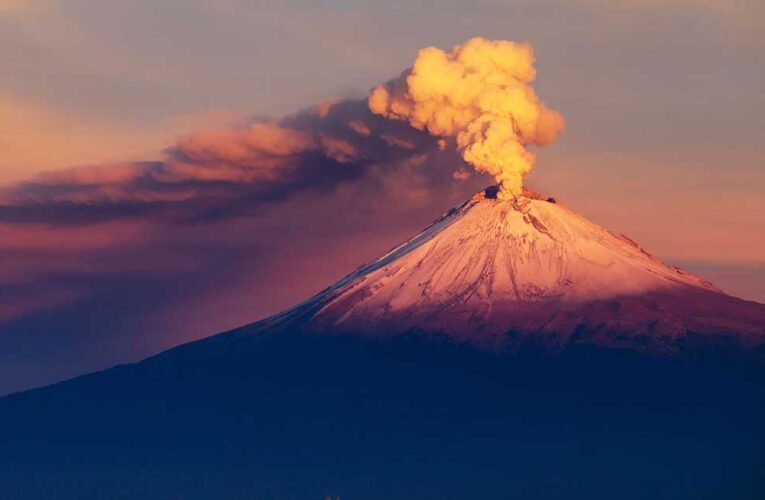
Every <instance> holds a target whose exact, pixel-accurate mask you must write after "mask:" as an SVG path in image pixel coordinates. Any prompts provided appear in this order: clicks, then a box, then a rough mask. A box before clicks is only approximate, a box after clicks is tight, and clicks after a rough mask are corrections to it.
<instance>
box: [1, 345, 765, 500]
mask: <svg viewBox="0 0 765 500" xmlns="http://www.w3.org/2000/svg"><path fill="white" fill-rule="evenodd" d="M764 374H765V372H764V371H763V369H762V367H761V365H760V366H758V365H757V364H752V363H749V362H746V361H742V360H738V361H736V362H727V361H711V360H710V361H708V362H705V363H702V362H698V361H697V362H689V361H687V360H686V361H682V360H677V359H673V360H667V359H657V358H652V357H647V356H643V355H638V354H635V353H632V352H630V351H614V350H608V351H605V350H593V349H590V348H586V347H585V348H581V349H578V350H576V349H572V350H569V351H567V352H566V353H563V354H560V355H556V356H547V355H543V356H537V355H534V354H531V353H526V354H524V355H497V354H491V353H487V352H485V351H480V350H476V349H473V348H471V347H468V346H462V347H459V346H456V345H454V343H453V342H451V341H450V340H448V339H447V338H444V337H441V338H440V339H438V338H435V337H431V338H430V339H428V340H425V339H423V338H422V337H421V336H419V335H416V334H414V335H402V336H399V337H396V338H393V339H388V340H386V341H376V340H372V339H368V338H364V337H354V336H350V335H330V336H327V335H317V334H311V335H306V334H298V333H293V332H288V331H282V332H279V333H268V332H266V333H262V334H257V335H244V336H240V335H230V334H228V335H220V336H216V337H213V338H210V339H207V340H203V341H200V342H196V343H192V344H188V345H185V346H182V347H180V348H176V349H173V350H171V351H168V352H166V353H163V354H161V355H159V356H156V357H154V358H150V359H148V360H146V361H144V362H142V363H139V364H135V365H129V366H120V367H117V368H114V369H111V370H107V371H105V372H101V373H97V374H94V375H90V376H85V377H81V378H78V379H74V380H72V381H69V382H64V383H61V384H57V385H54V386H51V387H48V388H45V389H40V390H34V391H29V392H26V393H20V394H17V395H13V396H10V397H6V398H3V399H0V496H3V497H6V498H14V499H27V498H34V499H38V498H57V499H62V498H64V499H65V498H77V499H83V498H94V499H95V498H106V497H108V498H200V499H202V498H222V499H225V498H232V499H233V498H275V499H276V498H295V499H299V498H322V497H323V496H324V495H326V494H332V495H339V496H340V497H341V498H365V499H377V498H380V499H382V498H412V499H420V498H454V499H458V498H504V497H519V498H524V499H536V498H550V497H553V498H590V499H600V498H602V499H606V498H623V499H632V498H634V499H638V498H667V499H669V498H709V499H713V498H731V499H755V498H761V496H759V495H761V494H762V492H763V491H765V490H763V487H765V484H763V482H762V481H763V477H762V475H761V471H762V470H763V468H765V457H763V455H762V449H763V446H764V445H765V435H764V434H763V429H762V426H761V422H762V421H763V420H764V419H765V400H764V398H763V395H762V391H761V384H762V381H763V380H765V378H764V377H763V375H764Z"/></svg>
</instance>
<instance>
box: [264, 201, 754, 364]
mask: <svg viewBox="0 0 765 500" xmlns="http://www.w3.org/2000/svg"><path fill="white" fill-rule="evenodd" d="M494 193H495V190H494V189H492V188H489V189H487V190H486V191H484V192H480V193H478V194H476V195H475V196H473V197H472V198H471V199H470V200H468V201H467V202H466V203H464V204H463V205H461V206H459V207H456V208H453V209H452V210H450V211H449V212H447V213H446V214H445V215H444V216H442V217H441V218H439V219H438V220H436V221H435V222H434V223H433V224H432V225H431V226H429V227H428V228H426V229H425V230H424V231H422V232H421V233H420V234H418V235H417V236H415V237H414V238H412V239H410V240H409V241H407V242H405V243H404V244H402V245H400V246H398V247H396V248H394V249H393V250H391V251H390V252H388V253H387V254H386V255H384V256H382V257H380V258H379V259H377V260H375V261H373V262H371V263H369V264H368V265H365V266H362V267H361V268H359V269H357V270H356V271H355V272H353V273H351V274H350V275H348V276H347V277H345V278H343V279H342V280H340V281H339V282H338V283H336V284H335V285H333V286H331V287H329V288H327V289H326V290H324V291H322V292H321V293H319V294H318V295H316V296H315V297H313V298H312V299H310V300H308V301H306V302H304V303H302V304H300V305H298V306H296V307H295V308H293V309H291V310H288V311H286V312H285V313H282V314H280V315H277V316H275V317H273V318H269V319H267V320H265V321H263V322H260V323H257V324H256V325H255V326H254V328H255V329H256V330H260V329H261V328H263V327H269V326H274V325H276V324H289V325H291V326H292V327H295V326H296V325H299V326H300V327H301V328H304V329H309V330H320V331H339V332H343V331H346V332H360V333H365V334H370V335H390V334H396V333H403V332H408V331H420V332H426V333H437V334H446V335H448V336H450V337H452V338H454V339H457V340H458V341H468V342H471V343H475V344H481V345H488V346H494V347H506V346H507V345H508V344H510V345H512V344H519V343H520V344H523V343H537V344H546V345H551V346H555V347H560V346H563V345H566V344H570V343H590V344H596V345H607V346H617V347H630V348H636V349H640V350H651V351H662V352H668V351H677V350H678V349H680V348H682V346H681V344H682V343H687V342H691V343H698V342H699V341H700V342H702V343H705V342H713V343H716V342H720V341H722V342H725V343H728V344H730V343H733V344H740V345H743V346H746V347H751V346H756V345H759V344H762V343H763V342H765V306H763V305H761V304H756V303H752V302H746V301H742V300H740V299H736V298H734V297H730V296H728V295H725V294H724V293H722V292H721V291H720V290H719V289H717V288H716V287H715V286H714V285H712V284H711V283H709V282H707V281H705V280H703V279H702V278H699V277H697V276H695V275H693V274H691V273H688V272H686V271H683V270H681V269H678V268H676V267H671V266H667V265H666V264H664V263H662V262H661V261H659V260H658V259H657V258H656V257H654V256H652V255H650V254H649V253H647V252H646V251H645V250H643V249H642V248H640V246H638V245H637V244H636V243H635V242H634V241H632V240H631V239H629V238H627V237H626V236H623V235H621V236H620V235H616V234H614V233H612V232H610V231H608V230H606V229H604V228H602V227H600V226H598V225H596V224H594V223H592V222H590V221H588V220H587V219H585V218H584V217H582V216H581V215H578V214H577V213H575V212H573V211H572V210H571V209H569V208H567V207H566V206H565V205H562V204H560V203H558V202H556V200H554V199H552V198H545V197H543V196H541V195H539V194H538V193H534V192H533V191H530V190H525V191H524V196H522V197H519V198H517V199H516V200H513V201H501V200H498V199H496V197H495V196H494Z"/></svg>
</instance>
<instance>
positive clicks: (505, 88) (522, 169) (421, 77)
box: [368, 37, 564, 199]
mask: <svg viewBox="0 0 765 500" xmlns="http://www.w3.org/2000/svg"><path fill="white" fill-rule="evenodd" d="M535 76H536V70H535V68H534V54H533V51H532V48H531V46H530V45H528V44H517V43H513V42H510V41H505V40H497V41H492V40H487V39H484V38H479V37H476V38H472V39H470V40H468V41H467V42H465V43H464V44H462V45H457V46H455V47H453V48H452V49H451V50H450V51H449V52H445V51H443V50H441V49H439V48H437V47H427V48H424V49H422V50H420V52H419V54H418V56H417V59H416V60H415V62H414V65H413V66H412V68H410V69H408V70H406V71H404V72H403V73H402V74H401V75H400V76H399V77H398V78H396V79H395V80H391V81H389V82H388V83H385V84H383V85H380V86H378V87H376V88H375V89H374V90H372V92H371V93H370V94H369V99H368V102H369V109H370V110H371V111H372V112H373V113H375V114H378V115H382V116H385V117H386V118H390V119H394V120H403V121H407V122H408V123H409V124H410V125H411V126H412V127H414V128H416V129H419V130H427V131H428V132H429V133H430V134H432V135H434V136H438V137H442V138H449V139H453V140H454V141H455V143H456V147H457V149H458V150H459V151H460V153H461V154H462V157H463V159H464V160H465V161H466V162H468V163H469V164H471V165H472V166H473V167H474V168H475V169H476V170H477V171H479V172H485V173H488V174H490V175H493V176H494V178H495V179H496V180H497V183H498V184H499V185H500V186H501V189H500V194H499V197H500V198H503V199H511V198H513V197H515V196H517V195H519V194H520V193H521V190H522V180H523V176H525V175H526V174H528V173H529V172H530V171H531V169H532V167H533V165H534V154H533V153H532V152H531V151H530V150H529V149H528V146H529V145H537V146H544V145H546V144H549V143H550V142H552V141H553V140H554V139H555V137H556V136H557V135H558V134H559V133H560V132H561V131H562V130H563V125H564V120H563V116H562V115H561V114H560V113H558V112H557V111H554V110H551V109H549V108H548V107H547V106H546V105H545V104H544V103H543V102H542V101H541V100H540V99H539V97H537V95H536V93H535V92H534V89H533V88H532V87H531V83H532V81H533V80H534V78H535Z"/></svg>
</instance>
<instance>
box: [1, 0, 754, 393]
mask: <svg viewBox="0 0 765 500" xmlns="http://www.w3.org/2000/svg"><path fill="white" fill-rule="evenodd" d="M764 5H765V4H763V3H762V2H760V1H758V0H751V1H747V0H744V1H736V0H730V1H719V0H677V1H671V0H610V1H607V0H574V1H570V0H569V1H562V0H534V1H532V0H521V1H499V0H493V1H492V0H474V1H470V2H466V1H464V0H461V1H457V0H442V1H434V0H423V1H420V2H404V1H398V0H388V1H386V2H380V1H374V0H367V1H364V0H360V1H353V2H351V1H345V0H344V1H341V0H311V1H309V0H294V1H281V2H279V1H258V2H252V1H239V0H183V1H181V0H166V1H163V2H153V1H148V0H135V1H131V2H103V1H98V0H59V1H55V0H10V1H8V0H0V109H1V110H2V112H1V113H0V150H1V151H2V154H0V201H2V203H0V296H2V298H1V299H0V393H6V392H11V391H15V390H21V389H24V388H28V387H33V386H38V385H41V384H46V383H50V382H52V381H55V380H60V379H63V378H67V377H71V376H74V375H77V374H81V373H85V372H89V371H93V370H96V369H102V368H106V367H108V366H111V365H113V364H115V363H121V362H130V361H135V360H138V359H141V358H142V357H145V356H147V355H150V354H153V353H156V352H158V351H160V350H162V349H165V348H168V347H171V346H173V345H177V344H179V343H182V342H184V341H188V340H192V339H197V338H201V337H203V336H205V335H209V334H212V333H215V332H218V331H222V330H225V329H228V328H233V327H236V326H239V325H242V324H246V323H248V322H251V321H255V320H257V319H259V318H262V317H264V316H267V315H268V314H271V313H275V312H278V311H279V310H281V309H283V308H285V307H288V306H290V305H292V304H294V303H296V302H298V301H300V300H302V299H305V298H307V296H309V295H310V294H312V293H315V292H317V291H319V290H321V289H322V288H323V287H325V286H327V285H328V284H330V283H332V282H333V281H334V280H336V279H338V278H340V277H341V276H343V275H344V274H346V273H347V272H349V271H351V270H352V269H354V268H355V267H357V266H358V265H359V264H361V263H363V262H365V261H367V260H369V259H371V258H374V257H375V256H376V255H378V254H380V253H382V252H384V251H386V250H387V249H389V248H390V247H392V246H394V245H396V244H397V243H399V242H401V241H402V240H404V239H407V238H408V237H410V236H412V235H413V234H414V233H416V232H417V231H418V230H419V229H421V228H422V227H424V226H426V225H427V224H428V223H429V222H430V221H432V220H433V219H435V218H436V217H437V216H438V215H439V214H440V213H442V212H444V211H445V210H447V209H448V208H449V207H451V206H453V205H455V204H458V203H460V202H461V201H462V200H464V199H465V198H467V197H468V196H470V195H471V194H472V193H473V192H474V191H476V190H478V189H480V188H482V187H483V186H485V185H487V184H489V183H491V182H492V181H491V178H490V177H487V176H485V175H480V174H476V173H470V172H468V173H470V175H460V176H457V177H458V178H455V176H454V175H453V173H454V172H455V171H465V170H464V168H463V167H464V164H463V163H462V162H461V160H460V158H459V156H458V155H457V154H456V153H454V152H452V151H448V150H447V151H441V150H440V149H439V148H438V145H437V143H436V141H435V139H434V138H432V137H430V136H428V135H427V134H426V133H420V132H418V131H416V130H413V129H411V127H408V126H407V124H406V123H404V122H393V121H390V120H384V119H383V118H382V117H379V116H374V115H371V114H370V113H369V110H368V109H367V108H366V107H365V106H364V104H365V101H364V99H365V98H366V96H367V93H368V92H369V91H370V89H372V88H374V87H375V86H377V85H379V84H381V83H384V82H386V81H388V80H390V79H392V78H395V77H397V76H398V75H399V74H400V73H401V71H402V70H404V69H405V68H407V67H408V66H410V65H411V64H412V61H414V59H415V57H416V56H417V52H418V50H419V49H421V48H423V47H427V46H432V45H434V46H437V47H441V48H443V49H445V50H448V49H449V48H450V47H452V46H454V45H455V44H460V43H463V42H465V41H466V40H468V39H469V38H471V37H473V36H482V37H486V38H489V39H507V40H514V41H517V42H528V43H530V44H531V45H532V46H533V48H534V53H535V55H536V68H537V71H538V75H537V79H536V81H535V82H534V88H535V89H536V91H537V93H538V94H539V96H540V97H541V98H542V99H543V100H544V101H545V102H546V103H547V104H548V105H549V106H551V107H552V108H554V109H556V110H558V111H560V112H561V113H562V114H563V116H565V119H566V130H565V132H564V133H563V134H562V135H561V136H560V137H559V138H558V140H557V141H556V142H554V143H553V144H551V145H549V146H547V147H545V148H540V149H538V150H535V153H536V154H537V157H538V160H537V165H536V167H535V169H534V170H533V172H532V173H531V175H530V176H529V177H528V178H527V184H528V185H530V186H532V187H534V188H535V189H537V190H539V191H542V192H544V193H546V194H549V195H552V196H555V197H556V198H558V199H560V200H561V201H563V202H564V203H566V204H567V205H569V206H571V207H572V208H573V209H575V210H576V211H578V212H580V213H582V214H583V215H585V216H587V217H589V218H590V219H592V220H594V221H595V222H597V223H599V224H601V225H604V226H605V227H607V228H609V229H611V230H613V231H615V232H618V233H624V234H627V235H629V236H630V237H631V238H632V239H634V240H636V241H638V242H640V244H641V245H642V246H643V247H645V248H646V249H648V250H649V251H651V252H652V253H654V254H656V255H658V256H659V257H660V258H662V259H663V260H665V261H667V262H669V263H672V264H676V265H681V266H682V267H685V268H687V269H689V270H691V271H693V272H696V273H698V274H701V275H702V276H704V277H706V278H708V279H710V280H712V281H713V282H714V283H716V284H717V285H718V286H720V287H721V288H723V289H724V290H726V291H727V292H729V293H732V294H734V295H737V296H740V297H743V298H746V299H750V300H757V301H760V302H765V230H763V222H762V220H763V216H765V160H764V159H763V158H765V156H764V155H763V152H764V151H763V147H764V146H763V135H764V133H765V126H764V125H763V118H762V117H763V116H764V115H765V95H763V93H762V88H763V84H765V65H763V64H762V53H763V51H765V26H763V24H765V7H763V6H764ZM350 121H360V122H363V123H365V124H367V125H369V126H370V127H371V132H370V133H369V134H367V135H364V134H361V133H359V132H354V131H352V130H350V129H349V128H348V127H347V123H349V122H350Z"/></svg>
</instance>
